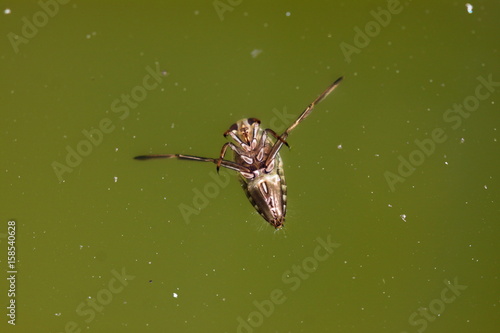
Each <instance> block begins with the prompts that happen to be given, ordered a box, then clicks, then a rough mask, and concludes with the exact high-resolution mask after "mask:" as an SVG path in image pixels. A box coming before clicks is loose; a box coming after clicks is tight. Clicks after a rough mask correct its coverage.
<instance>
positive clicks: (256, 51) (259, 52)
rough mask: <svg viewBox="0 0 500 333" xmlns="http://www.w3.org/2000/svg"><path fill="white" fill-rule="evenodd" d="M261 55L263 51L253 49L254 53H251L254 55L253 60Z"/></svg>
mask: <svg viewBox="0 0 500 333" xmlns="http://www.w3.org/2000/svg"><path fill="white" fill-rule="evenodd" d="M261 53H262V50H259V49H253V50H252V52H250V54H251V55H252V58H257V56H258V55H259V54H261Z"/></svg>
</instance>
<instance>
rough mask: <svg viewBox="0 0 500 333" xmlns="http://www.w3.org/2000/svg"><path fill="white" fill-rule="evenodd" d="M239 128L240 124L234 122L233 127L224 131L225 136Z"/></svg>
mask: <svg viewBox="0 0 500 333" xmlns="http://www.w3.org/2000/svg"><path fill="white" fill-rule="evenodd" d="M237 130H238V125H236V124H232V125H231V127H229V129H228V130H227V131H225V132H224V137H226V136H227V135H228V134H229V132H234V131H237Z"/></svg>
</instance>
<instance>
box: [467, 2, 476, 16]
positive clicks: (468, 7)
mask: <svg viewBox="0 0 500 333" xmlns="http://www.w3.org/2000/svg"><path fill="white" fill-rule="evenodd" d="M465 7H466V8H467V13H469V14H472V13H473V11H472V10H473V9H474V6H472V5H471V4H470V3H466V4H465Z"/></svg>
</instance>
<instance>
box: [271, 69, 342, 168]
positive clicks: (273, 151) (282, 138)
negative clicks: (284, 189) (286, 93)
mask: <svg viewBox="0 0 500 333" xmlns="http://www.w3.org/2000/svg"><path fill="white" fill-rule="evenodd" d="M342 79H343V77H342V76H341V77H339V78H338V79H337V80H335V82H333V83H332V84H331V85H330V86H328V88H326V89H325V91H323V92H322V93H321V95H319V96H318V97H317V98H316V99H315V100H314V101H313V102H312V103H311V104H309V106H308V107H307V108H306V109H305V110H304V111H303V112H302V113H301V114H300V116H299V117H298V118H297V120H295V122H294V123H293V124H292V125H290V127H288V128H287V129H286V130H285V132H283V134H281V135H280V139H279V140H278V141H276V143H275V144H274V146H273V148H272V149H271V152H270V153H269V156H268V157H267V160H266V166H268V165H269V164H270V163H271V162H272V161H273V160H274V158H275V157H276V154H278V152H279V150H280V149H281V147H282V146H283V143H285V142H286V139H287V138H288V134H290V132H291V131H292V130H293V129H294V128H295V127H297V125H298V124H300V122H302V120H304V119H306V117H307V116H308V115H309V114H310V113H311V112H312V110H313V109H314V107H315V106H316V104H318V103H319V102H321V101H322V100H324V99H325V98H326V97H327V96H328V95H329V94H330V93H331V92H332V91H333V90H334V89H335V88H337V86H338V85H339V84H340V82H341V81H342Z"/></svg>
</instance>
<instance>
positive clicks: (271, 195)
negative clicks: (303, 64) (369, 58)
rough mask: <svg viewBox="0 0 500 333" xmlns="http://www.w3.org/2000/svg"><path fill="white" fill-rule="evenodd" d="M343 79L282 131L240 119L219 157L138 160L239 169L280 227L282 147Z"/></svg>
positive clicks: (251, 194) (253, 197) (253, 198)
mask: <svg viewBox="0 0 500 333" xmlns="http://www.w3.org/2000/svg"><path fill="white" fill-rule="evenodd" d="M341 81H342V77H340V78H338V79H337V80H336V81H335V82H333V83H332V84H331V85H330V86H329V87H328V88H326V90H325V91H323V93H321V95H319V96H318V98H316V99H315V100H314V101H313V102H312V103H311V104H309V106H308V107H307V108H306V109H305V110H304V111H303V112H302V114H301V115H300V116H299V117H298V118H297V120H295V122H294V123H293V124H292V125H291V126H290V127H288V128H287V129H286V130H285V132H283V134H281V135H278V134H277V133H276V132H275V131H273V130H272V129H269V128H266V129H262V128H261V127H260V120H258V119H256V118H245V119H241V120H238V121H237V122H236V123H235V124H233V125H231V127H229V129H228V130H227V131H226V132H224V137H227V136H228V135H229V136H230V137H231V138H232V139H233V141H234V142H226V143H225V144H224V145H223V146H222V149H221V152H220V157H219V158H209V157H200V156H192V155H183V154H162V155H141V156H136V157H134V158H135V159H137V160H149V159H154V158H178V159H181V160H191V161H199V162H212V163H215V164H216V165H217V172H219V168H220V167H221V166H222V167H224V168H228V169H231V170H235V171H237V172H238V173H239V179H240V183H241V186H242V187H243V190H244V191H245V193H246V195H247V197H248V200H249V201H250V203H251V204H252V205H253V206H254V207H255V209H256V210H257V212H259V213H260V215H262V217H263V218H264V219H265V220H266V221H267V222H269V223H270V224H271V225H272V226H273V227H275V228H276V229H280V228H281V227H282V226H283V224H284V223H285V215H286V203H287V196H286V192H287V187H286V183H285V174H284V172H283V162H282V160H281V157H280V155H279V151H280V149H281V147H282V146H283V145H286V146H288V143H287V141H286V139H287V138H288V135H289V134H290V132H291V131H292V130H293V129H294V128H295V127H297V125H298V124H300V123H301V122H302V121H303V120H304V119H305V118H306V117H307V116H308V115H309V114H310V113H311V111H312V110H313V109H314V107H315V106H316V104H318V103H319V102H321V101H322V100H323V99H325V98H326V96H328V95H329V94H330V93H331V92H332V91H333V90H334V89H335V88H336V87H337V86H338V85H339V84H340V82H341ZM228 148H230V149H231V150H232V151H233V152H234V161H229V160H225V159H224V156H225V155H226V151H227V149H228Z"/></svg>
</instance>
